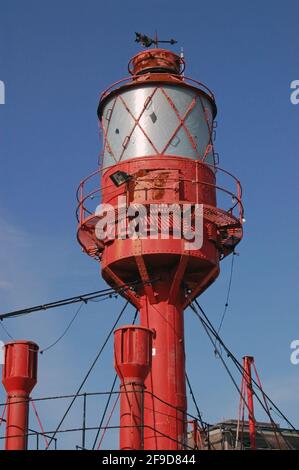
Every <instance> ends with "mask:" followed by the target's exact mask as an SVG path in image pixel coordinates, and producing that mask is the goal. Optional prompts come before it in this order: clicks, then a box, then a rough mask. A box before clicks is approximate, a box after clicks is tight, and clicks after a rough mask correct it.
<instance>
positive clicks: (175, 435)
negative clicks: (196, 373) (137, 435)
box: [140, 276, 187, 450]
mask: <svg viewBox="0 0 299 470" xmlns="http://www.w3.org/2000/svg"><path fill="white" fill-rule="evenodd" d="M165 277H166V276H165ZM171 281H172V280H171V279H169V280H165V281H158V282H157V283H155V290H156V298H157V303H156V304H150V302H149V299H148V298H147V297H146V296H143V297H142V298H141V309H140V321H141V324H142V325H143V326H146V327H148V328H151V329H152V330H154V339H153V357H152V368H151V371H150V374H149V376H148V378H147V379H146V381H145V386H146V393H145V400H144V402H145V405H144V424H145V429H144V448H145V449H147V450H150V449H153V450H179V449H184V444H185V441H186V409H187V399H186V383H185V350H184V318H183V309H182V307H180V305H182V304H183V292H181V291H179V292H178V293H177V296H174V298H175V300H174V303H169V291H170V286H171ZM180 297H182V298H180Z"/></svg>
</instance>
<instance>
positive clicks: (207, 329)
mask: <svg viewBox="0 0 299 470" xmlns="http://www.w3.org/2000/svg"><path fill="white" fill-rule="evenodd" d="M190 307H191V309H192V310H193V312H194V313H195V315H196V316H197V317H198V318H199V320H200V321H201V324H202V326H203V327H204V330H205V331H206V333H207V335H208V337H209V339H210V341H211V343H212V345H213V346H214V347H215V342H214V340H213V338H212V336H211V333H212V334H213V331H211V328H209V326H208V325H207V324H206V322H205V321H204V320H203V318H202V317H201V316H200V315H199V313H198V312H197V310H196V309H195V308H194V305H193V304H192V303H191V304H190ZM216 352H217V353H218V354H219V350H218V349H217V346H216ZM219 357H220V360H221V362H222V364H223V366H224V368H225V370H226V372H227V374H228V376H229V377H230V379H231V381H232V383H233V385H234V387H235V388H236V390H237V392H238V394H239V396H240V399H242V400H243V396H242V392H241V390H240V387H239V385H238V384H237V382H236V380H235V379H234V377H233V375H232V373H231V371H230V369H229V367H228V366H227V364H226V362H225V360H224V359H223V356H222V354H220V355H219ZM255 396H256V398H257V399H258V401H259V403H260V404H261V406H262V408H263V409H264V411H265V412H266V414H268V413H267V408H266V407H265V406H264V404H263V403H262V401H261V400H260V398H259V397H258V396H257V395H256V393H255ZM244 405H245V406H246V408H247V410H248V412H249V413H250V409H249V406H248V404H247V403H246V401H245V400H244ZM253 419H254V417H253ZM254 421H255V425H256V427H257V428H259V430H260V433H261V434H264V433H263V431H262V429H261V428H260V427H259V426H258V423H257V422H256V420H255V419H254ZM280 433H281V431H280ZM281 435H282V433H281ZM282 437H283V435H282ZM265 441H266V442H267V440H266V439H265Z"/></svg>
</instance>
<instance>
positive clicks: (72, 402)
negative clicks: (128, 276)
mask: <svg viewBox="0 0 299 470" xmlns="http://www.w3.org/2000/svg"><path fill="white" fill-rule="evenodd" d="M128 304H129V301H128V300H127V301H126V303H125V305H124V306H123V308H122V309H121V311H120V313H119V315H118V317H117V318H116V320H115V322H114V324H113V326H112V328H111V329H110V331H109V333H108V335H107V337H106V339H105V341H104V343H103V345H102V346H101V348H100V350H99V352H98V353H97V355H96V357H95V359H94V360H93V362H92V364H91V366H90V368H89V369H88V371H87V373H86V375H85V377H84V379H83V380H82V382H81V384H80V386H79V388H78V390H77V392H76V393H75V395H74V397H73V399H72V400H71V403H70V404H69V406H68V407H67V409H66V411H65V413H64V415H63V417H62V418H61V420H60V422H59V424H58V426H57V428H56V430H55V432H54V433H53V435H52V437H51V439H50V442H49V445H48V446H47V447H46V450H47V449H49V446H50V444H51V442H52V441H53V439H54V437H55V436H56V434H57V432H58V431H59V429H60V426H61V425H62V423H63V422H64V420H65V418H66V417H67V415H68V413H69V411H70V409H71V408H72V406H73V404H74V402H75V400H76V398H77V397H78V395H79V394H80V392H81V390H82V388H83V387H84V385H85V383H86V381H87V379H88V377H89V375H90V374H91V372H92V370H93V368H94V366H95V365H96V363H97V361H98V359H99V358H100V356H101V354H102V352H103V350H104V349H105V346H106V345H107V343H108V341H109V339H110V337H111V335H112V334H113V331H114V329H115V327H116V325H117V324H118V322H119V320H120V319H121V317H122V315H123V313H124V312H125V310H126V308H127V306H128Z"/></svg>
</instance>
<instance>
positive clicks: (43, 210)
mask: <svg viewBox="0 0 299 470" xmlns="http://www.w3.org/2000/svg"><path fill="white" fill-rule="evenodd" d="M0 10H1V15H0V80H2V81H4V83H5V85H6V104H5V105H1V106H0V142H1V146H0V150H1V163H2V168H1V184H0V224H1V229H0V298H1V303H0V310H1V311H7V310H12V309H15V308H19V307H25V306H29V305H34V304H38V303H41V302H46V301H50V300H54V299H56V298H57V299H59V298H61V297H65V296H68V295H70V296H71V295H75V294H78V293H84V292H89V291H93V290H97V289H101V288H103V287H104V282H103V281H102V279H101V277H100V275H99V266H98V265H97V264H96V263H95V262H94V261H92V260H91V259H89V258H88V257H87V256H85V255H84V254H82V252H81V251H80V247H79V246H78V244H77V241H76V236H75V233H76V221H75V216H74V210H75V205H76V202H75V191H76V188H77V185H78V183H79V181H80V180H81V179H82V178H83V177H84V176H86V175H87V174H89V173H91V171H93V170H94V169H95V168H96V164H97V158H98V153H99V150H100V144H99V138H98V124H97V118H96V107H97V101H98V97H99V94H100V92H101V91H102V90H103V89H104V88H105V87H107V86H108V85H109V84H110V83H112V82H114V81H116V80H118V79H119V78H122V77H124V76H126V75H127V62H128V60H129V59H130V57H131V56H132V55H134V54H135V53H137V52H138V50H139V47H138V46H137V45H136V44H135V43H134V31H141V32H144V33H147V34H152V33H153V32H154V30H155V29H157V30H158V32H159V34H160V35H161V37H162V36H163V37H164V38H170V37H175V38H176V39H177V40H178V41H179V44H178V48H179V47H181V46H183V47H184V50H185V57H186V61H187V73H188V75H189V76H192V77H194V78H196V79H199V80H200V81H203V82H204V83H206V84H207V85H208V86H209V87H210V88H211V89H212V90H213V91H214V93H215V95H216V101H217V105H218V118H217V121H218V129H217V140H216V149H217V151H218V152H219V154H220V164H221V166H222V167H224V168H226V169H228V170H230V171H232V172H233V173H235V174H236V175H237V176H238V177H239V178H240V180H241V182H242V185H243V188H244V205H245V210H246V225H245V236H244V240H243V241H242V243H241V245H240V246H239V247H238V252H239V253H240V256H239V257H237V258H236V260H235V261H236V263H235V271H234V279H233V285H232V292H231V301H230V307H229V310H228V313H227V318H226V320H225V323H224V326H223V331H222V334H223V338H224V339H225V341H226V343H227V344H228V345H229V347H230V348H231V349H232V350H233V351H234V352H235V353H236V354H237V356H238V357H239V358H241V357H242V356H243V355H244V354H250V355H254V356H255V358H256V364H257V367H258V370H259V371H260V376H261V379H262V382H263V384H264V388H265V390H266V391H267V392H268V393H269V394H270V395H271V396H272V397H273V399H274V400H275V401H276V402H277V404H278V405H279V406H280V407H281V408H282V410H283V411H284V412H285V413H286V414H287V415H288V416H289V418H290V419H291V420H292V421H293V422H294V423H295V424H296V425H297V426H299V412H298V387H299V365H298V366H294V365H292V364H291V363H290V343H291V341H292V340H294V339H298V338H299V329H298V327H299V320H298V295H297V289H298V275H297V271H298V228H299V227H298V156H297V149H298V146H299V133H298V123H299V105H297V106H294V105H292V104H291V102H290V82H291V81H292V80H296V79H299V72H298V53H297V50H296V44H297V43H298V14H299V6H298V2H296V1H293V0H286V1H284V2H282V1H280V2H270V1H269V0H268V1H264V2H260V1H257V0H252V1H250V2H249V1H246V2H245V1H237V0H228V1H226V2H223V1H220V0H215V1H214V2H209V3H207V2H197V1H187V2H184V3H182V2H178V1H177V0H172V1H164V2H158V1H156V0H152V1H151V2H143V3H142V2H141V3H140V2H137V1H135V0H133V1H128V2H120V1H114V2H101V1H94V0H85V1H84V2H83V1H69V0H64V1H63V2H61V1H60V2H58V1H57V0H51V2H50V1H44V2H38V1H36V0H26V1H23V2H20V1H16V0H6V1H5V0H0ZM229 268H230V260H225V261H224V262H223V263H222V272H221V275H220V277H219V279H218V280H217V282H216V283H215V284H214V285H213V286H212V287H211V288H210V289H209V290H208V291H207V292H206V293H205V294H204V295H203V296H202V299H199V300H200V302H201V303H202V305H203V306H204V307H205V309H206V311H207V313H208V315H209V317H210V318H211V320H212V321H214V322H215V324H218V322H219V320H220V317H221V313H222V309H223V305H224V303H225V296H226V290H227V284H228V277H229ZM122 304H123V301H122V300H110V301H107V302H101V303H98V304H97V303H92V304H89V305H87V306H85V307H83V309H82V310H81V312H80V314H79V316H78V318H77V319H76V322H75V323H74V325H73V327H72V329H71V331H70V332H69V334H68V335H67V336H66V337H65V338H64V340H63V341H61V342H60V343H59V344H58V345H57V346H56V347H55V348H53V349H52V350H50V351H49V352H47V353H45V354H44V355H43V356H40V364H39V384H38V386H37V387H36V389H35V391H34V395H35V396H41V395H52V394H54V395H56V394H60V393H63V394H65V393H74V391H75V390H76V387H77V385H78V384H79V383H80V382H81V379H82V378H83V376H84V374H85V371H86V370H87V369H88V367H89V364H90V363H91V361H92V360H93V358H94V355H95V353H96V351H97V349H98V347H99V345H100V344H101V342H102V341H103V340H104V338H105V336H106V334H107V331H108V330H109V328H110V327H111V325H112V322H113V320H114V318H115V317H116V315H117V313H118V311H119V309H120V308H121V305H122ZM75 308H76V306H72V307H68V308H65V309H59V310H55V311H54V310H52V311H49V312H45V313H42V314H34V315H32V316H31V317H24V318H19V319H17V320H9V321H7V322H6V323H5V325H6V327H7V328H8V330H9V331H10V333H11V334H12V335H13V336H14V337H16V338H26V339H32V340H35V341H37V343H38V344H39V345H40V346H41V348H44V347H46V346H47V345H48V344H50V343H52V342H53V341H55V339H56V338H57V337H58V336H59V335H60V334H61V332H62V331H63V329H64V328H65V326H66V325H67V323H68V321H69V320H70V318H71V317H72V315H73V313H74V311H75V310H74V309H75ZM126 315H127V316H126V318H125V319H124V322H128V321H130V318H131V317H132V315H133V309H132V308H130V309H129V310H128V312H127V314H126ZM185 317H186V352H187V370H188V373H189V376H190V379H191V382H192V385H193V388H194V389H195V391H196V396H197V398H198V402H199V405H200V409H201V410H202V411H203V417H204V419H205V420H207V421H210V422H214V421H217V420H221V419H223V418H230V417H234V416H236V413H237V408H238V396H237V394H236V392H235V391H234V389H233V386H232V384H231V382H230V381H229V379H228V378H227V376H226V374H225V372H224V371H223V369H222V367H221V364H220V361H219V359H217V358H215V357H214V355H213V351H212V350H211V347H210V345H209V343H208V340H207V338H206V336H205V334H204V333H203V331H202V330H201V327H200V325H199V324H198V322H197V320H196V319H195V318H193V316H192V314H191V312H190V311H187V312H186V314H185ZM0 340H4V341H6V340H7V338H6V337H5V334H4V332H3V331H2V330H1V329H0ZM111 346H112V344H110V345H109V347H108V348H107V350H106V352H105V354H104V356H103V359H102V360H101V361H100V362H99V364H98V365H97V367H96V369H95V370H94V373H93V375H92V376H91V378H90V380H89V381H88V383H87V386H86V388H85V390H88V391H96V390H107V389H109V388H110V383H111V381H112V379H113V375H114V370H113V365H112V362H113V361H112V347H111ZM0 399H1V401H3V399H4V393H3V390H1V391H0ZM189 403H190V400H189ZM102 406H103V401H100V400H92V401H91V402H90V404H89V408H88V425H90V426H92V425H96V424H97V422H98V420H97V419H96V417H97V416H100V415H101V409H102ZM65 407H66V403H57V402H50V403H48V404H47V405H46V404H43V405H41V404H39V405H38V409H39V411H40V414H41V419H42V421H43V424H44V427H45V428H47V429H53V428H55V425H56V424H57V423H58V421H59V419H60V417H61V415H62V413H63V411H64V409H65ZM189 409H190V411H191V412H193V411H194V410H193V408H192V404H191V403H190V408H189ZM257 417H260V418H262V419H264V415H263V414H262V413H260V412H259V411H257ZM80 419H81V410H80V408H79V405H78V406H76V407H75V408H74V411H73V412H72V413H71V415H70V417H69V418H68V420H67V421H66V423H65V424H66V427H67V426H68V425H70V424H74V423H75V424H78V425H80V424H79V420H80ZM117 419H118V417H117V415H116V416H115V418H114V421H112V422H114V423H117ZM32 426H34V427H37V426H36V423H35V422H34V419H33V418H32ZM76 444H79V445H80V437H79V436H76V437H75V436H69V435H66V436H63V438H61V443H60V447H64V446H74V445H76ZM116 445H117V435H116V432H113V433H112V432H111V433H107V437H106V439H105V441H104V446H105V447H111V446H112V447H113V446H116Z"/></svg>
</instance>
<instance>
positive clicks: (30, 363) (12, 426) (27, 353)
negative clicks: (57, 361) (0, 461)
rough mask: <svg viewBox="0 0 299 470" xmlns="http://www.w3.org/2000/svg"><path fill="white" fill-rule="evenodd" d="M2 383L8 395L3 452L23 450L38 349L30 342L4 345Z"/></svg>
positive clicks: (35, 375) (34, 381) (15, 342)
mask: <svg viewBox="0 0 299 470" xmlns="http://www.w3.org/2000/svg"><path fill="white" fill-rule="evenodd" d="M4 348H5V349H4V367H3V375H2V383H3V385H4V387H5V390H6V392H7V415H6V416H7V417H6V435H5V450H26V449H27V440H28V413H29V400H30V398H29V395H30V392H31V391H32V389H33V387H34V386H35V385H36V382H37V355H38V354H37V353H38V346H37V344H35V343H33V342H32V341H23V340H22V341H13V342H11V343H7V344H5V347H4Z"/></svg>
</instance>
